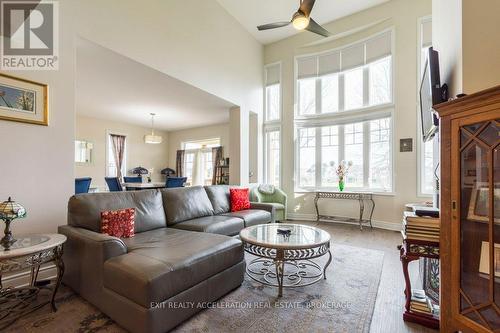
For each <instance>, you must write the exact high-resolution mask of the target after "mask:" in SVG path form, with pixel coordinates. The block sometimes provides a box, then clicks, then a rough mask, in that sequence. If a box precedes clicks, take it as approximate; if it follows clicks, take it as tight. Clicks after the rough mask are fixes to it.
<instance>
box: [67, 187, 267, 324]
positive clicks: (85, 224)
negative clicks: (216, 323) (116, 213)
mask: <svg viewBox="0 0 500 333" xmlns="http://www.w3.org/2000/svg"><path fill="white" fill-rule="evenodd" d="M124 208H135V209H136V215H135V226H134V231H135V236H134V237H131V238H117V237H112V236H108V235H106V234H101V233H100V213H101V212H102V211H106V210H118V209H124ZM271 222H274V207H273V206H272V205H266V204H252V206H251V208H250V209H249V210H244V211H239V212H230V200H229V186H206V187H201V186H198V187H186V188H172V189H164V190H145V191H132V192H111V193H92V194H81V195H75V196H73V197H71V198H70V200H69V203H68V225H64V226H60V227H59V232H60V233H61V234H64V235H66V236H67V238H68V240H67V242H66V243H65V246H64V255H63V259H64V262H65V266H66V271H65V275H64V279H63V281H64V282H65V283H66V284H67V285H69V286H70V287H71V288H72V289H73V290H74V291H75V292H77V293H78V294H80V295H81V296H82V297H83V298H85V299H86V300H88V301H89V302H90V303H92V304H93V305H95V306H96V307H98V308H99V309H100V310H101V311H102V312H104V313H105V314H107V315H108V316H109V317H111V318H112V319H113V320H115V321H116V322H117V323H118V324H120V325H121V326H123V327H124V328H126V329H127V330H129V331H131V332H141V333H142V332H153V333H155V332H166V331H169V330H170V329H172V328H174V327H175V326H177V325H178V324H180V323H181V322H183V321H184V320H186V319H187V318H189V317H190V316H192V315H194V314H195V313H197V312H198V311H200V310H201V309H202V307H201V306H199V305H200V304H204V303H205V302H211V301H215V300H217V299H219V298H220V297H221V296H223V295H225V294H226V293H228V292H229V291H231V290H233V289H235V288H237V287H238V286H239V285H241V283H242V282H243V277H244V272H245V260H244V252H243V246H242V243H241V241H240V240H239V239H238V238H237V237H230V236H236V235H238V234H239V231H240V230H241V229H243V228H244V227H247V226H250V225H256V224H261V223H271ZM191 302H192V303H191ZM179 304H184V305H186V304H193V305H192V306H188V307H186V306H179Z"/></svg>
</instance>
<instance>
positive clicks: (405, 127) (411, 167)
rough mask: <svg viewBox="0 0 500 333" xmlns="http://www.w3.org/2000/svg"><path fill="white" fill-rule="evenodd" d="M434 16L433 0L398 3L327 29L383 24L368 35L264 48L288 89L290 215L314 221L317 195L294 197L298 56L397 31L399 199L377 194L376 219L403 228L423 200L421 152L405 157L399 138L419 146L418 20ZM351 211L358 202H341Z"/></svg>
mask: <svg viewBox="0 0 500 333" xmlns="http://www.w3.org/2000/svg"><path fill="white" fill-rule="evenodd" d="M430 14H431V0H419V1H412V0H393V1H390V2H388V3H385V4H383V5H380V6H377V7H374V8H371V9H368V10H365V11H363V12H360V13H356V14H354V15H351V16H348V17H345V18H343V19H340V20H337V21H335V22H333V23H330V24H327V25H326V28H327V29H328V30H330V31H331V32H332V33H334V34H337V33H341V32H345V31H349V30H352V29H356V28H359V27H363V26H367V25H370V24H371V23H373V22H379V21H383V20H385V19H388V20H387V21H384V22H381V23H378V24H376V25H375V26H372V27H370V28H368V29H366V30H365V31H361V32H357V33H354V34H352V35H350V36H348V37H345V38H341V39H337V40H334V41H331V42H327V43H324V44H321V45H318V46H312V47H304V45H305V44H307V43H310V42H312V41H315V40H318V38H317V37H316V36H314V35H313V34H310V33H308V32H304V33H301V34H298V35H296V36H293V37H290V38H287V39H285V40H283V41H279V42H276V43H274V44H270V45H267V46H266V47H265V49H264V62H265V63H266V64H270V63H274V62H278V61H282V71H283V73H282V79H283V82H282V85H283V122H282V131H283V133H282V138H283V143H282V150H283V151H282V154H283V155H282V156H283V158H282V160H283V175H282V179H283V188H284V190H285V191H286V192H287V193H288V196H289V198H290V204H289V207H288V209H289V212H290V213H291V216H296V217H299V218H300V217H302V218H311V217H313V216H314V215H313V214H315V211H314V206H313V199H314V194H309V193H294V182H293V178H294V170H293V161H294V141H293V138H294V133H293V129H294V125H293V117H294V116H293V113H294V56H296V55H300V54H306V53H314V52H318V51H323V50H328V49H332V48H336V47H340V46H342V45H345V44H348V43H351V42H354V41H356V40H359V39H362V38H365V37H368V36H370V35H373V34H374V33H376V32H378V31H381V30H383V29H386V28H389V27H394V29H395V53H394V64H395V66H394V68H395V81H394V87H395V89H394V102H395V111H394V124H395V126H394V167H395V170H394V172H395V184H394V192H395V194H394V195H377V196H376V197H375V201H376V205H377V207H376V209H375V214H374V220H377V221H381V222H385V224H384V226H386V227H393V228H399V226H400V223H401V216H402V211H403V206H404V204H405V203H408V202H415V201H422V200H425V199H423V198H417V152H416V151H415V149H414V151H413V152H411V153H400V152H399V139H400V138H413V140H414V147H416V141H415V140H417V138H418V136H417V103H416V101H417V76H416V75H417V45H418V42H417V20H418V18H419V17H423V16H427V15H430ZM333 205H334V204H333V203H332V202H325V204H324V207H322V209H324V211H328V210H330V211H333V209H331V207H332V206H333ZM339 205H342V207H344V208H346V210H349V209H350V211H351V212H357V207H356V203H355V202H342V203H341V204H337V205H336V207H338V206H339Z"/></svg>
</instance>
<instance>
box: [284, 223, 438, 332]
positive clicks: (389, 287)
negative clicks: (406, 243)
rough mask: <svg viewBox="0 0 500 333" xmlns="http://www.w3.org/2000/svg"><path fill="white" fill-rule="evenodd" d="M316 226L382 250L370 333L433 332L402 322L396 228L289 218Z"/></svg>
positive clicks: (345, 240)
mask: <svg viewBox="0 0 500 333" xmlns="http://www.w3.org/2000/svg"><path fill="white" fill-rule="evenodd" d="M290 222H291V223H300V224H308V225H314V226H316V225H317V226H318V227H320V228H322V229H324V230H326V231H328V232H329V233H330V234H331V237H332V240H333V242H334V243H339V244H345V245H351V246H357V247H363V248H368V249H374V250H379V251H383V252H384V253H385V255H384V267H383V269H382V276H381V279H380V286H379V290H378V295H377V301H376V304H375V310H374V313H373V318H372V323H371V329H370V332H372V333H404V332H411V333H416V332H419V333H420V332H422V333H435V332H438V331H437V330H433V329H429V328H426V327H424V326H420V325H417V324H413V323H406V322H404V321H403V306H404V295H403V290H404V278H403V272H402V270H401V262H400V261H399V251H398V250H397V246H398V245H399V244H400V243H401V234H400V233H399V232H396V231H389V230H382V229H376V228H374V229H373V230H370V228H364V229H363V231H360V230H359V228H358V227H357V226H354V225H347V224H341V223H333V222H320V223H319V225H318V224H317V223H316V222H305V221H290ZM410 266H411V267H410V269H411V271H412V274H411V275H412V279H413V281H412V287H414V288H415V287H418V285H419V281H418V263H417V262H413V263H411V264H410Z"/></svg>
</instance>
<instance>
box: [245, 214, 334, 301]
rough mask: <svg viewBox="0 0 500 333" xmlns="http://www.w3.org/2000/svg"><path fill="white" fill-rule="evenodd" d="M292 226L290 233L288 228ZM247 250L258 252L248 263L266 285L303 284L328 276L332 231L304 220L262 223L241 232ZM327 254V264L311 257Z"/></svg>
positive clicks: (250, 273) (252, 273)
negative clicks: (305, 222)
mask: <svg viewBox="0 0 500 333" xmlns="http://www.w3.org/2000/svg"><path fill="white" fill-rule="evenodd" d="M287 230H289V231H290V232H289V234H288V235H287V234H286V231H287ZM240 238H241V240H242V241H243V245H244V248H245V251H246V252H248V253H250V254H252V255H254V256H257V257H258V258H256V259H253V260H252V261H250V262H249V263H248V264H247V274H248V276H250V278H252V279H253V280H255V281H257V282H260V283H262V284H264V285H268V286H274V287H278V296H279V297H281V296H282V295H283V288H293V287H303V286H307V285H311V284H313V283H316V282H318V281H319V280H321V278H324V279H326V269H327V268H328V265H330V262H331V261H332V253H331V252H330V234H329V233H328V232H326V231H324V230H321V229H319V228H315V227H311V226H307V225H301V224H282V223H280V224H274V223H273V224H260V225H256V226H252V227H248V228H245V229H243V230H241V232H240ZM325 254H328V261H327V263H326V264H325V266H324V267H321V266H320V265H319V264H318V263H315V262H313V261H312V260H311V259H314V258H319V257H321V256H323V255H325Z"/></svg>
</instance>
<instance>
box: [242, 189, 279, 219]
mask: <svg viewBox="0 0 500 333" xmlns="http://www.w3.org/2000/svg"><path fill="white" fill-rule="evenodd" d="M286 199H287V198H286V194H285V192H283V191H282V190H280V189H279V188H277V187H276V188H275V189H274V193H273V194H267V193H262V192H261V191H259V186H255V187H254V188H252V189H251V190H250V201H251V202H264V203H268V204H272V205H273V206H274V208H275V209H276V218H275V220H276V221H279V222H282V221H285V220H286Z"/></svg>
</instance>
